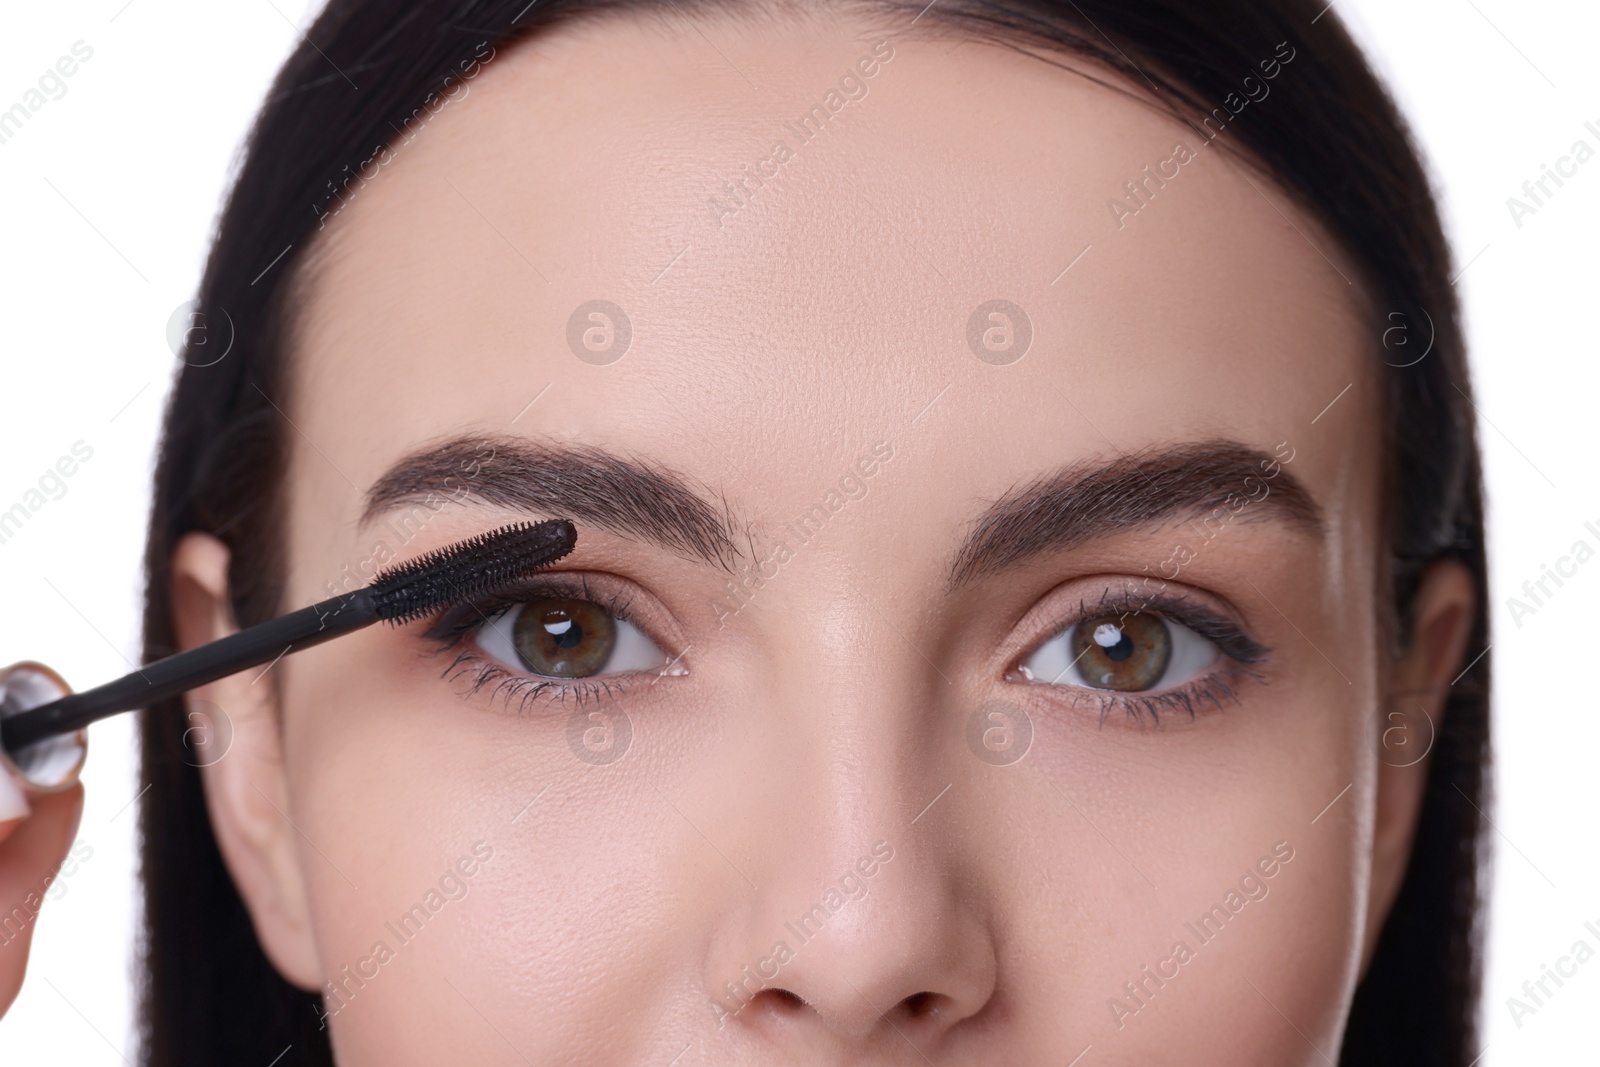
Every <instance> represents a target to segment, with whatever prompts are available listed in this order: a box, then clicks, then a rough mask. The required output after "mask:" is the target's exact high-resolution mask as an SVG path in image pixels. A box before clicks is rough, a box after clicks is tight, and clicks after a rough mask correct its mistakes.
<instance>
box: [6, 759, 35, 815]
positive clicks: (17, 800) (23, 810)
mask: <svg viewBox="0 0 1600 1067" xmlns="http://www.w3.org/2000/svg"><path fill="white" fill-rule="evenodd" d="M31 810H32V809H31V808H29V807H28V798H27V797H25V796H23V795H22V788H21V787H20V786H19V785H17V782H16V779H14V778H12V777H11V775H9V774H7V773H6V772H5V771H4V770H0V822H10V821H11V820H12V819H21V818H25V817H26V816H27V814H28V812H29V811H31Z"/></svg>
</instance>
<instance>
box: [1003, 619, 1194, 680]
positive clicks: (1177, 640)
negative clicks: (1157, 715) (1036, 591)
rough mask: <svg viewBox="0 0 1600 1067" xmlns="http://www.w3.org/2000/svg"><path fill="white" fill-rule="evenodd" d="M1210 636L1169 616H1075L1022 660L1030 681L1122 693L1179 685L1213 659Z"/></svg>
mask: <svg viewBox="0 0 1600 1067" xmlns="http://www.w3.org/2000/svg"><path fill="white" fill-rule="evenodd" d="M1219 655H1220V651H1219V649H1218V648H1217V646H1216V645H1215V644H1213V643H1212V642H1211V641H1210V640H1208V639H1206V638H1204V637H1201V636H1200V635H1199V634H1197V633H1195V632H1194V631H1193V630H1191V629H1189V627H1187V626H1184V625H1183V624H1182V623H1178V622H1174V621H1172V620H1171V619H1167V618H1163V617H1162V616H1160V615H1154V614H1149V613H1142V612H1111V613H1106V614H1100V615H1092V616H1088V617H1085V618H1082V619H1080V620H1078V621H1077V622H1075V623H1073V624H1072V626H1070V627H1069V628H1068V629H1066V630H1064V631H1062V632H1061V633H1058V634H1056V635H1055V636H1054V637H1052V638H1050V639H1049V640H1047V641H1045V642H1044V643H1043V644H1041V645H1040V646H1039V647H1038V648H1037V649H1035V650H1034V652H1033V654H1032V655H1030V656H1029V657H1028V658H1027V659H1026V660H1024V661H1023V662H1022V664H1021V666H1020V668H1019V673H1021V674H1022V676H1023V677H1025V678H1027V679H1028V680H1029V681H1033V682H1044V683H1047V684H1066V685H1075V686H1081V687H1083V688H1087V689H1102V690H1113V691H1116V692H1123V693H1134V692H1143V691H1146V690H1152V689H1167V688H1170V687H1172V686H1178V685H1182V684H1183V683H1185V682H1187V681H1189V680H1190V679H1191V678H1193V677H1195V676H1196V675H1198V674H1200V673H1201V672H1202V671H1204V670H1205V669H1206V668H1207V667H1209V666H1211V665H1212V664H1213V663H1215V662H1216V661H1217V658H1218V656H1219Z"/></svg>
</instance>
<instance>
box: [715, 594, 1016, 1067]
mask: <svg viewBox="0 0 1600 1067" xmlns="http://www.w3.org/2000/svg"><path fill="white" fill-rule="evenodd" d="M812 621H814V625H808V626H806V627H802V628H799V629H803V630H804V631H805V632H804V633H800V634H796V635H794V637H793V639H792V640H789V641H787V643H786V646H785V648H784V651H783V653H782V654H781V656H780V657H777V658H776V659H775V661H774V662H773V664H772V670H771V671H770V673H769V677H768V678H767V680H766V683H765V688H764V690H763V695H762V697H761V705H762V706H761V707H759V708H756V709H752V713H753V714H756V715H759V716H762V717H763V718H766V719H767V720H768V722H769V723H771V724H773V726H774V728H773V729H772V730H770V731H769V732H768V735H767V736H768V737H769V740H768V741H767V744H768V745H770V746H771V748H770V749H769V750H768V751H767V752H766V753H765V758H766V760H767V761H768V762H769V765H770V766H771V768H772V771H773V773H772V775H771V777H770V778H769V780H768V781H767V783H766V787H765V788H763V789H761V790H758V791H757V792H758V794H759V799H758V800H757V801H756V803H757V804H758V805H759V807H758V809H757V810H749V811H747V812H746V816H745V822H744V825H745V827H746V830H745V832H746V834H747V835H749V836H750V837H751V838H753V839H752V840H747V842H746V844H747V845H748V846H749V847H750V852H749V853H748V854H750V855H753V856H755V857H757V858H758V862H757V865H756V871H755V872H753V874H752V882H753V883H754V886H755V893H754V896H755V900H754V904H753V906H752V907H750V908H749V909H747V910H742V911H740V912H739V913H738V914H737V915H735V914H732V913H730V914H729V915H728V916H727V917H726V921H725V924H724V926H723V928H722V929H720V930H719V931H718V939H717V945H716V947H715V949H714V951H713V953H712V955H711V957H710V959H711V967H712V971H711V973H709V974H708V975H707V976H706V977H707V982H708V986H709V988H710V990H711V992H712V995H713V997H714V998H715V999H717V1000H718V1002H719V1003H720V1004H721V1005H722V1007H723V1010H724V1011H726V1012H727V1013H729V1015H731V1016H733V1017H735V1018H737V1019H738V1020H739V1021H740V1023H741V1024H746V1025H752V1026H760V1025H761V1020H762V1019H763V1018H766V1017H768V1016H769V1015H770V1013H771V1012H772V1011H775V1010H776V1011H785V1012H791V1013H795V1014H797V1015H798V1016H799V1017H800V1018H802V1019H804V1020H805V1021H806V1022H808V1023H809V1024H810V1025H811V1026H813V1027H815V1028H817V1029H818V1030H819V1031H820V1030H828V1031H832V1032H833V1034H834V1036H835V1038H838V1037H845V1038H850V1039H857V1040H860V1039H864V1038H866V1037H867V1036H868V1035H871V1034H873V1033H874V1032H876V1031H877V1030H878V1029H880V1028H887V1027H888V1026H890V1025H891V1024H895V1020H896V1017H897V1015H898V1016H904V1015H906V1014H908V1012H909V1013H910V1014H917V1013H918V1012H919V1011H920V1012H921V1013H922V1014H924V1015H928V1014H929V1013H928V1011H927V1010H926V1009H929V1008H931V1007H933V1006H934V1005H935V1003H937V1006H939V1007H941V1008H942V1009H943V1012H942V1013H941V1016H940V1017H941V1018H942V1019H944V1020H945V1022H944V1023H941V1024H940V1025H950V1024H953V1022H954V1021H958V1020H959V1019H960V1018H961V1017H964V1016H965V1015H966V1014H970V1013H971V1011H973V1010H977V1008H979V1007H981V1005H982V1003H983V1002H984V1001H985V1000H987V996H988V994H987V990H988V989H989V988H990V987H991V986H992V983H993V976H994V953H993V949H992V946H990V945H989V942H988V939H987V934H986V932H985V930H984V928H983V925H982V923H981V922H980V921H979V919H978V917H977V914H976V911H975V908H974V907H973V906H972V902H971V901H966V900H963V899H961V897H960V894H959V893H958V892H957V889H956V885H957V883H956V879H955V870H956V868H957V867H958V866H959V864H960V863H961V862H962V860H961V857H960V856H959V855H958V854H957V852H958V851H959V850H958V849H955V848H954V847H953V845H954V842H953V841H944V840H937V839H936V838H938V836H939V834H940V833H941V831H940V830H939V829H938V827H939V823H938V822H937V820H923V821H921V822H918V823H915V824H914V822H913V820H915V819H916V818H917V816H918V814H919V812H920V811H921V809H922V808H923V807H925V806H926V804H927V802H928V800H929V799H931V798H932V797H934V796H935V795H936V794H937V793H938V792H939V791H940V789H941V788H942V787H943V786H944V785H946V784H947V779H946V778H944V777H942V775H943V773H944V772H943V771H942V770H941V765H942V764H943V763H944V762H945V758H946V757H945V753H946V752H947V751H948V746H947V745H944V744H941V743H940V741H939V738H940V736H941V733H942V731H941V728H940V715H941V714H948V710H947V709H948V707H949V705H950V704H951V703H952V700H953V694H950V693H948V692H943V691H944V690H948V689H949V688H950V687H949V685H948V683H947V682H946V681H945V680H944V679H943V678H942V677H941V676H940V674H939V672H938V671H937V670H936V669H934V668H933V667H932V666H931V665H930V664H929V663H928V661H926V660H924V659H923V658H922V656H921V655H920V654H919V653H918V652H917V651H916V650H915V648H914V647H911V646H910V644H909V642H908V635H906V634H905V633H904V632H903V630H904V628H905V627H904V625H902V626H901V627H900V628H899V629H897V628H896V626H895V624H894V623H893V622H891V620H889V619H887V618H884V617H883V616H882V615H881V614H880V613H879V610H878V609H877V608H875V607H874V606H873V605H870V604H868V603H867V602H865V600H864V599H862V598H859V597H853V598H845V599H841V600H836V601H834V603H833V604H832V605H831V606H830V608H829V609H828V610H827V611H825V612H823V613H821V615H820V616H819V617H816V618H815V619H814V620H812ZM942 709H943V710H942ZM930 834H931V835H934V838H935V839H930V837H929V835H930ZM911 1000H916V1001H917V1002H918V1003H919V1004H920V1005H921V1007H912V1008H907V1003H908V1001H911ZM898 1025H902V1026H903V1025H907V1022H906V1020H905V1019H901V1020H900V1023H899V1024H898ZM924 1025H929V1024H926V1023H924Z"/></svg>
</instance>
